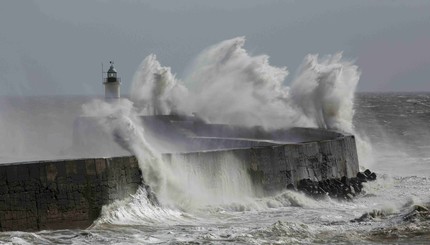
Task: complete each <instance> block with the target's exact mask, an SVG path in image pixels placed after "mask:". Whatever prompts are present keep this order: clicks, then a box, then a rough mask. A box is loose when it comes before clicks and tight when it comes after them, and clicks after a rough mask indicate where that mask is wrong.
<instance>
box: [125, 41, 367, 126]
mask: <svg viewBox="0 0 430 245" xmlns="http://www.w3.org/2000/svg"><path fill="white" fill-rule="evenodd" d="M244 44H245V38H244V37H237V38H233V39H230V40H226V41H223V42H221V43H219V44H216V45H214V46H212V47H209V48H207V49H206V50H204V51H203V52H202V53H201V54H200V55H199V56H198V57H197V58H196V60H195V61H194V62H193V65H192V66H191V68H190V71H191V72H189V74H188V75H187V76H186V77H185V78H184V79H182V80H181V79H178V78H176V76H175V75H173V74H172V71H171V69H170V68H169V67H162V66H161V65H160V63H159V62H158V61H157V60H156V56H155V55H153V54H152V55H149V56H148V57H146V58H145V59H144V61H143V62H142V64H141V65H140V66H139V69H138V71H137V72H136V75H135V77H134V79H133V85H132V88H133V89H132V94H131V100H132V101H133V102H135V103H136V104H138V105H145V108H144V109H145V112H146V113H148V114H155V115H159V114H168V113H180V114H186V115H190V114H193V113H195V114H196V115H198V116H199V117H202V118H204V119H206V120H208V121H210V122H213V123H229V124H239V125H246V126H264V127H265V128H268V129H276V128H285V127H292V126H302V127H321V128H329V129H339V130H344V131H348V132H352V131H353V124H352V117H353V114H354V111H353V99H354V92H355V89H356V86H357V83H358V80H359V77H360V72H359V70H358V67H357V66H355V65H354V64H353V62H351V61H345V60H344V59H342V54H341V53H338V54H335V55H332V56H327V57H324V58H319V57H318V55H308V56H307V57H306V58H305V60H304V62H303V64H302V65H301V67H300V69H299V71H298V73H297V75H296V77H295V78H294V79H293V81H292V82H291V84H292V85H291V87H288V86H286V85H285V79H286V78H287V76H288V70H287V68H286V67H275V66H272V65H270V64H269V57H268V56H267V55H259V56H252V55H250V54H249V53H248V52H247V51H246V50H245V49H244V48H243V46H244ZM148 108H151V109H148Z"/></svg>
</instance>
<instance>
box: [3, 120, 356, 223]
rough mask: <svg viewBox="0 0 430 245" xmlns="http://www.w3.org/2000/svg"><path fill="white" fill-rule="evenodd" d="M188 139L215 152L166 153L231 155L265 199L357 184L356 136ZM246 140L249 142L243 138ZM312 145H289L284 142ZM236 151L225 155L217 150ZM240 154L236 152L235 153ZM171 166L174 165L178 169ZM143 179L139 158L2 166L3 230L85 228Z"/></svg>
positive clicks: (199, 160) (196, 158) (309, 133)
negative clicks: (306, 187)
mask: <svg viewBox="0 0 430 245" xmlns="http://www.w3.org/2000/svg"><path fill="white" fill-rule="evenodd" d="M230 131H231V130H230V129H228V128H227V127H223V132H224V134H225V135H224V137H225V138H216V137H211V136H199V135H197V136H196V134H194V136H193V137H188V138H187V139H186V140H187V141H186V142H187V143H190V142H194V143H192V144H191V145H194V146H204V148H212V149H213V150H209V151H208V150H201V149H200V150H199V151H195V152H184V153H178V152H177V153H167V154H164V155H163V157H164V159H165V160H166V161H170V162H172V161H174V160H175V158H181V159H184V160H186V162H187V164H209V165H212V166H216V164H218V163H219V161H220V159H225V155H229V156H230V155H232V156H233V157H234V159H235V162H238V163H239V164H241V165H242V166H243V167H245V168H246V169H247V171H248V173H249V174H250V177H251V180H252V182H253V183H254V186H255V188H256V189H258V190H261V194H262V195H266V194H271V193H273V192H276V191H279V190H282V189H285V188H287V186H288V185H291V184H292V185H294V186H296V187H297V185H298V183H299V181H300V180H303V179H310V180H313V181H321V180H326V179H338V178H341V177H348V178H351V177H355V176H356V175H357V173H358V158H357V150H356V145H355V139H354V136H352V135H347V134H342V133H339V132H335V131H325V130H318V129H304V128H297V129H291V130H288V131H278V132H276V131H275V132H272V133H271V134H267V133H263V132H259V134H260V137H262V138H263V139H261V140H258V139H252V137H248V138H247V139H241V138H229V137H228V136H229V135H228V134H229V132H230ZM243 132H244V133H243V136H247V135H246V134H245V133H246V132H245V131H243ZM297 137H301V139H302V140H304V139H314V140H313V141H309V142H307V141H304V142H296V143H285V142H286V141H287V140H286V139H291V138H297ZM222 146H224V147H227V148H230V149H222V150H220V149H219V147H222ZM235 147H237V148H235ZM172 163H173V162H172ZM141 184H142V173H141V171H140V169H139V167H138V162H137V160H136V158H135V157H133V156H124V157H113V158H88V159H75V160H55V161H39V162H24V163H9V164H1V165H0V230H2V231H8V230H42V229H63V228H68V229H71V228H86V227H88V226H90V225H91V224H92V222H93V221H94V220H95V219H97V217H99V215H100V213H101V209H102V207H103V205H106V204H109V203H111V202H113V201H114V200H118V199H123V198H125V197H127V196H129V195H130V194H133V193H135V191H136V190H137V188H138V187H139V185H141Z"/></svg>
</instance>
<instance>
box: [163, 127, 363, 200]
mask: <svg viewBox="0 0 430 245" xmlns="http://www.w3.org/2000/svg"><path fill="white" fill-rule="evenodd" d="M223 154H229V155H233V156H234V157H235V158H236V160H237V161H238V162H239V163H240V164H242V165H243V166H244V167H245V168H247V170H248V172H249V174H250V176H251V179H252V181H253V183H254V184H255V187H256V188H257V189H259V188H261V189H262V190H263V194H271V193H273V192H276V191H279V190H282V189H285V188H286V187H287V186H288V185H289V184H292V185H294V186H295V187H297V186H298V183H299V181H300V180H302V179H310V180H313V181H322V180H326V179H338V178H339V179H340V178H342V177H344V176H345V177H348V178H352V177H355V176H356V175H357V173H358V171H359V165H358V156H357V149H356V144H355V139H354V136H352V135H344V136H342V137H338V138H335V139H332V140H322V141H315V142H305V143H295V144H282V145H277V144H273V145H269V146H261V147H251V148H239V149H231V150H224V151H204V152H190V153H181V154H165V159H166V161H170V162H171V161H175V159H177V158H181V160H182V161H186V162H188V163H190V164H201V165H205V164H217V159H220V156H222V155H223Z"/></svg>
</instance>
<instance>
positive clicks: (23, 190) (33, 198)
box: [0, 157, 142, 231]
mask: <svg viewBox="0 0 430 245" xmlns="http://www.w3.org/2000/svg"><path fill="white" fill-rule="evenodd" d="M141 182H142V181H141V172H140V169H139V167H138V163H137V160H136V158H135V157H115V158H98V159H76V160H62V161H41V162H29V163H13V164H2V165H0V230H2V231H8V230H21V231H26V230H45V229H65V228H68V229H70V228H87V227H88V226H90V225H91V224H92V222H93V221H94V220H95V219H96V218H97V217H99V215H100V212H101V208H102V206H103V205H105V204H108V203H110V202H112V201H114V200H118V199H123V198H124V197H126V196H128V195H129V194H130V193H134V192H136V190H137V188H138V186H139V185H140V184H141Z"/></svg>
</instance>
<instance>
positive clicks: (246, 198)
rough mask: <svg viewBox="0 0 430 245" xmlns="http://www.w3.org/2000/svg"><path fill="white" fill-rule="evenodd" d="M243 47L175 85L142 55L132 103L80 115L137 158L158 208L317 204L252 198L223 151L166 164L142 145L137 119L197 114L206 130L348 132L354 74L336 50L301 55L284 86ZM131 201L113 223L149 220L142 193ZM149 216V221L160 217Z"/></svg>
mask: <svg viewBox="0 0 430 245" xmlns="http://www.w3.org/2000/svg"><path fill="white" fill-rule="evenodd" d="M244 43H245V39H244V38H243V37H238V38H234V39H230V40H226V41H223V42H221V43H219V44H216V45H214V46H212V47H209V48H207V49H206V50H204V51H203V52H202V53H201V54H200V55H199V56H198V57H197V58H196V60H195V61H194V62H193V65H192V66H191V68H190V72H189V74H188V75H187V76H185V77H184V78H183V79H181V80H179V79H177V78H176V76H175V75H174V74H172V72H171V69H170V68H169V67H163V66H161V64H160V63H159V62H158V61H157V60H156V56H155V55H150V56H148V57H146V58H145V59H144V60H143V62H142V64H141V65H140V66H139V69H138V71H137V72H136V74H135V76H134V79H133V85H132V91H131V101H129V100H126V99H122V100H120V101H117V102H115V103H110V104H109V103H106V102H103V101H93V102H92V103H90V104H87V105H85V106H84V112H85V114H86V115H95V116H98V117H99V118H100V120H99V122H100V124H101V125H102V126H103V128H104V129H105V130H106V131H107V132H108V133H110V134H112V135H113V137H114V139H115V140H116V141H117V142H118V143H119V144H120V145H121V146H123V147H124V148H125V149H127V150H129V151H130V152H132V153H133V154H134V155H136V156H137V158H138V161H139V166H140V168H141V169H142V173H143V177H144V180H145V182H146V184H148V185H149V186H150V187H151V188H152V190H153V191H154V192H155V193H156V195H157V197H158V199H159V201H160V203H161V205H162V207H163V208H166V210H185V211H188V212H194V211H196V210H200V209H202V208H205V207H207V208H209V209H211V208H214V207H215V208H219V207H225V208H227V209H228V210H229V209H230V210H238V211H241V210H242V211H243V210H254V209H269V208H273V207H281V206H300V207H313V206H316V205H315V203H314V202H312V201H311V200H308V199H307V198H306V197H305V196H303V195H301V194H298V193H290V192H287V193H283V194H281V195H279V196H275V197H274V198H271V199H268V200H258V199H255V197H256V196H255V194H256V193H254V189H253V186H252V183H251V180H250V177H249V175H248V173H247V171H246V169H245V167H244V166H242V164H241V163H240V162H239V161H237V160H236V159H235V158H234V156H233V155H229V154H228V153H225V154H224V155H222V156H220V157H219V158H217V159H204V158H201V159H199V160H196V159H194V160H193V159H188V158H186V157H184V156H173V157H172V158H171V159H170V161H169V162H165V161H163V159H161V157H160V154H159V153H158V151H156V149H153V148H152V147H151V145H150V144H149V143H148V142H147V141H146V139H145V138H144V134H143V132H144V129H143V127H142V125H141V122H140V120H139V119H138V115H141V114H150V115H160V114H170V113H180V114H185V115H191V114H196V115H198V116H199V117H201V118H203V119H206V120H208V121H210V122H214V123H228V124H240V125H245V126H257V125H258V126H264V127H265V128H269V129H276V128H285V127H292V126H308V127H309V126H313V127H321V128H329V129H337V130H343V131H348V132H352V131H353V130H354V128H353V125H352V117H353V114H354V111H353V97H354V91H355V87H356V85H357V82H358V79H359V75H360V73H359V71H358V68H357V67H356V66H355V65H353V63H352V62H350V61H345V60H343V59H342V55H341V53H338V54H336V55H333V56H327V57H325V58H318V56H317V55H309V56H307V57H306V58H305V61H304V62H303V65H302V66H301V68H300V69H299V72H298V74H297V75H296V78H295V79H294V80H293V82H292V86H291V88H290V87H288V86H286V85H285V79H286V77H287V75H288V71H287V68H286V67H275V66H272V65H270V64H269V58H268V56H266V55H260V56H252V55H250V54H249V53H248V52H247V51H246V50H245V49H244V48H243V46H244ZM137 197H138V198H137V200H135V199H136V197H135V198H134V199H133V200H132V201H131V202H129V203H128V204H127V205H126V206H127V207H128V208H122V207H120V206H117V207H114V206H112V207H111V211H112V210H116V211H115V212H114V213H116V214H115V215H114V216H115V217H116V218H118V219H119V220H130V219H133V217H137V218H136V219H139V217H143V218H142V219H144V220H145V219H148V217H146V214H144V213H140V211H141V210H146V208H142V207H143V206H145V205H147V204H148V200H144V201H139V200H138V199H139V198H144V199H145V198H146V195H144V194H139V195H138V196H137ZM166 210H164V209H163V210H162V211H163V212H164V211H166ZM147 211H148V210H147ZM149 211H151V212H152V213H153V215H155V217H158V216H157V215H158V214H159V213H160V212H161V211H160V210H158V211H157V210H156V211H154V209H152V208H151V210H149ZM149 211H148V212H149ZM151 212H149V213H151ZM169 212H170V211H169ZM169 212H168V213H169ZM108 216H109V215H108ZM108 219H111V218H108Z"/></svg>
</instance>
